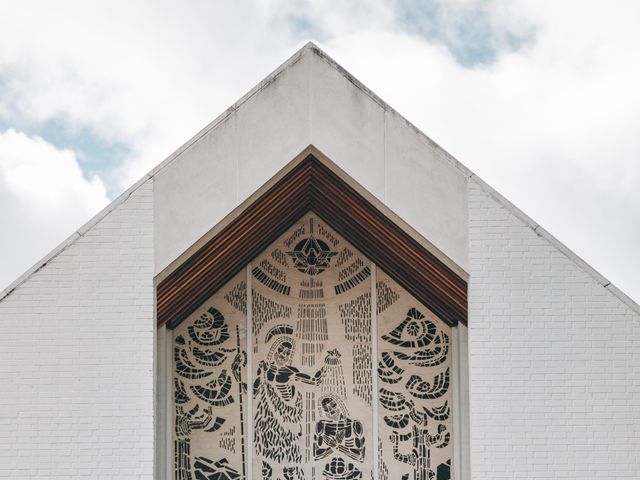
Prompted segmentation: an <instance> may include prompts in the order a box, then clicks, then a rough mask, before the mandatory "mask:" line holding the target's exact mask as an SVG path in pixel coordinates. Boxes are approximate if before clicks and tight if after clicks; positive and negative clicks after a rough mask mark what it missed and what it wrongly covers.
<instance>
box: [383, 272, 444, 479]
mask: <svg viewBox="0 0 640 480" xmlns="http://www.w3.org/2000/svg"><path fill="white" fill-rule="evenodd" d="M376 291H377V320H378V402H379V410H378V413H379V421H378V425H379V427H378V428H379V431H378V433H379V443H378V448H379V452H380V454H379V465H378V467H379V468H378V477H379V479H380V480H395V479H402V480H449V479H450V478H451V457H452V454H453V447H452V443H451V441H452V438H451V431H452V419H451V404H452V393H451V385H450V382H451V379H450V377H451V372H450V368H451V367H450V365H451V361H450V352H449V347H450V343H449V341H450V328H449V327H448V326H447V325H446V324H444V323H443V322H442V321H440V320H439V319H438V318H437V317H435V315H433V314H432V313H431V312H430V311H429V310H428V309H427V308H426V307H424V306H423V305H420V304H419V303H418V302H417V301H416V300H415V299H414V298H413V297H412V296H411V295H409V294H408V293H407V292H406V291H404V290H403V289H402V288H401V287H400V286H399V285H398V284H397V283H395V282H394V281H392V280H391V279H390V278H389V277H387V276H386V275H384V273H382V272H380V271H378V275H377V285H376Z"/></svg>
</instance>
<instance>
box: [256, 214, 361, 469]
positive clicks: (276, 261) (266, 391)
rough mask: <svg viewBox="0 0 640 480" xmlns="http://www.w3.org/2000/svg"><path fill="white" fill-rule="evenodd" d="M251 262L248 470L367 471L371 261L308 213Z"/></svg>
mask: <svg viewBox="0 0 640 480" xmlns="http://www.w3.org/2000/svg"><path fill="white" fill-rule="evenodd" d="M252 265H253V272H252V275H253V277H252V290H253V292H252V304H253V332H254V335H255V338H254V345H255V350H254V353H255V356H254V359H253V365H254V367H255V374H254V378H255V382H254V384H253V392H252V393H253V398H254V400H253V402H254V403H253V405H254V456H253V459H254V460H253V471H254V478H262V479H265V480H266V479H273V480H275V479H291V480H293V479H296V480H299V479H307V480H310V479H311V480H313V479H330V480H338V479H340V480H341V479H353V480H355V479H361V478H363V479H369V478H371V466H372V455H373V452H372V449H373V442H372V428H371V424H372V419H373V417H372V415H373V413H372V408H371V402H372V392H371V388H372V386H371V385H372V382H371V372H372V368H371V270H370V263H369V262H368V261H367V260H366V259H365V258H364V257H362V256H361V255H360V254H359V253H358V252H357V251H356V250H355V249H354V248H353V247H352V246H351V245H349V244H348V243H347V242H346V241H345V240H344V239H342V238H341V237H340V236H339V235H338V234H337V233H336V232H334V231H333V230H332V229H331V228H329V227H328V226H327V225H326V224H325V223H324V222H322V221H321V220H320V219H318V218H317V217H316V216H314V215H312V214H309V215H307V216H305V217H304V218H303V219H302V220H301V221H300V222H298V223H297V224H296V225H294V226H293V227H292V228H291V229H290V230H289V231H288V232H287V233H285V234H284V235H283V236H282V237H281V238H280V239H279V240H278V241H276V242H275V243H274V244H273V245H272V246H271V247H270V248H268V249H267V250H266V251H265V252H264V253H263V254H262V255H260V256H259V257H258V258H257V259H256V260H255V261H254V262H253V263H252Z"/></svg>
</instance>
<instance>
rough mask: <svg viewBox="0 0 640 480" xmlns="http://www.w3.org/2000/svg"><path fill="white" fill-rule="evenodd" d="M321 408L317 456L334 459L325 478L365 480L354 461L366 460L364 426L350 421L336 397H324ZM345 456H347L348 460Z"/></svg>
mask: <svg viewBox="0 0 640 480" xmlns="http://www.w3.org/2000/svg"><path fill="white" fill-rule="evenodd" d="M319 405H320V406H319V410H320V418H321V420H320V421H319V422H318V423H317V425H316V433H315V436H314V445H313V456H314V458H315V459H316V460H320V459H323V458H327V457H329V456H334V458H332V459H331V461H330V462H329V463H328V464H327V465H326V466H325V468H324V471H323V475H324V476H325V478H328V479H331V480H337V479H340V480H343V479H344V480H346V479H349V480H352V479H353V480H355V479H359V478H362V472H361V471H360V470H359V469H358V468H357V467H356V466H355V465H354V464H353V463H352V462H351V461H350V460H353V461H356V462H360V463H362V462H363V461H364V457H365V438H364V429H363V428H362V423H360V422H359V421H358V420H353V419H351V418H349V414H348V412H347V408H346V407H345V405H344V403H343V401H342V400H341V399H340V398H339V397H337V396H336V395H332V394H328V395H323V396H322V397H320V400H319ZM343 457H347V461H345V459H344V458H343Z"/></svg>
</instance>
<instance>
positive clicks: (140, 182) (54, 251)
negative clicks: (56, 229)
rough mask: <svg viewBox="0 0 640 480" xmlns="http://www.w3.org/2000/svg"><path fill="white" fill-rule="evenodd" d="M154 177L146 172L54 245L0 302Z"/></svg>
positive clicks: (8, 287)
mask: <svg viewBox="0 0 640 480" xmlns="http://www.w3.org/2000/svg"><path fill="white" fill-rule="evenodd" d="M152 178H153V177H152V175H151V174H150V173H148V174H146V175H145V176H144V177H142V178H141V179H140V180H138V181H137V182H136V183H134V184H133V185H131V186H130V187H129V188H128V189H126V190H125V191H124V192H122V193H121V194H120V195H118V196H117V197H116V198H115V199H114V200H112V201H111V202H109V204H108V205H107V206H106V207H104V208H103V209H102V210H100V211H99V212H98V213H97V214H95V215H94V216H93V217H91V219H90V220H89V221H88V222H86V223H85V224H83V225H82V226H81V227H80V228H78V229H77V230H76V231H75V232H73V233H72V234H71V235H69V236H68V237H67V238H66V239H65V240H63V241H62V242H61V243H59V244H58V245H57V246H56V247H54V248H53V249H52V250H51V251H50V252H49V253H47V254H46V255H45V256H44V257H42V258H41V259H40V260H38V261H37V262H36V263H35V264H34V265H33V266H32V267H31V268H29V269H28V270H27V271H25V272H24V273H23V274H22V275H20V276H19V277H18V278H17V279H15V280H14V281H13V282H11V283H10V284H9V285H8V286H7V287H6V288H5V289H4V290H2V292H0V302H2V301H3V300H4V299H5V298H7V297H8V296H9V295H11V294H12V293H13V292H14V291H15V290H16V289H17V288H18V287H20V286H21V285H22V284H23V283H25V282H26V281H27V280H28V279H29V278H30V277H31V276H32V275H33V274H34V273H36V272H38V271H39V270H41V269H42V268H44V267H45V266H46V265H47V264H48V263H49V262H51V260H53V259H54V258H56V257H57V256H58V255H60V254H61V253H62V252H64V251H65V250H66V249H67V248H69V247H70V246H71V245H73V244H74V243H75V242H76V241H77V240H78V239H79V238H81V237H83V236H84V235H85V234H86V233H87V232H88V231H89V230H91V229H92V228H93V227H94V226H95V225H97V224H98V223H100V222H101V221H102V220H103V219H104V218H105V217H107V216H108V215H109V214H110V213H111V212H113V211H114V210H116V209H117V208H118V207H120V205H122V204H124V203H126V201H127V200H128V199H129V198H130V197H131V195H133V194H134V193H135V192H136V190H138V188H140V187H141V186H142V185H144V184H145V183H146V182H147V181H148V180H151V179H152Z"/></svg>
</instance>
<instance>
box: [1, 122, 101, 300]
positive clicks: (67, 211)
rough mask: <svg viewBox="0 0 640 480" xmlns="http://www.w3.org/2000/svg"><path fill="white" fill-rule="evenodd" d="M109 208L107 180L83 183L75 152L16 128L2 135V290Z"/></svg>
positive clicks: (84, 179) (94, 179) (92, 180)
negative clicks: (31, 136)
mask: <svg viewBox="0 0 640 480" xmlns="http://www.w3.org/2000/svg"><path fill="white" fill-rule="evenodd" d="M107 203H108V198H107V195H106V190H105V187H104V185H103V184H102V181H101V180H100V179H99V178H97V177H94V178H91V179H88V180H87V179H86V178H84V176H83V174H82V170H81V169H80V167H79V165H78V162H77V159H76V157H75V155H74V154H73V152H71V151H69V150H58V149H56V148H55V147H54V146H52V145H50V144H49V143H47V142H45V141H44V140H42V139H41V138H30V137H28V136H26V135H24V134H23V133H20V132H16V131H15V130H12V129H9V130H7V131H5V132H3V133H0V217H1V218H2V223H3V228H2V230H3V234H2V235H0V251H1V252H3V254H2V268H0V288H4V287H5V286H7V285H8V284H9V283H11V282H12V281H13V280H15V278H17V277H18V276H19V275H20V274H22V273H23V271H24V270H26V269H27V268H28V267H29V266H30V265H31V264H34V263H35V262H36V261H37V260H38V259H39V258H40V257H42V256H43V255H44V254H46V252H47V251H49V250H51V249H53V248H54V247H55V246H56V245H57V244H59V243H60V242H61V241H62V240H64V239H65V238H66V237H68V236H69V235H70V234H71V233H72V232H73V231H74V230H76V229H77V228H78V227H79V226H80V225H82V224H83V223H85V222H86V221H87V220H88V219H89V218H91V216H93V215H95V214H96V213H97V212H98V211H99V210H100V209H101V208H103V207H104V206H106V205H107Z"/></svg>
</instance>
